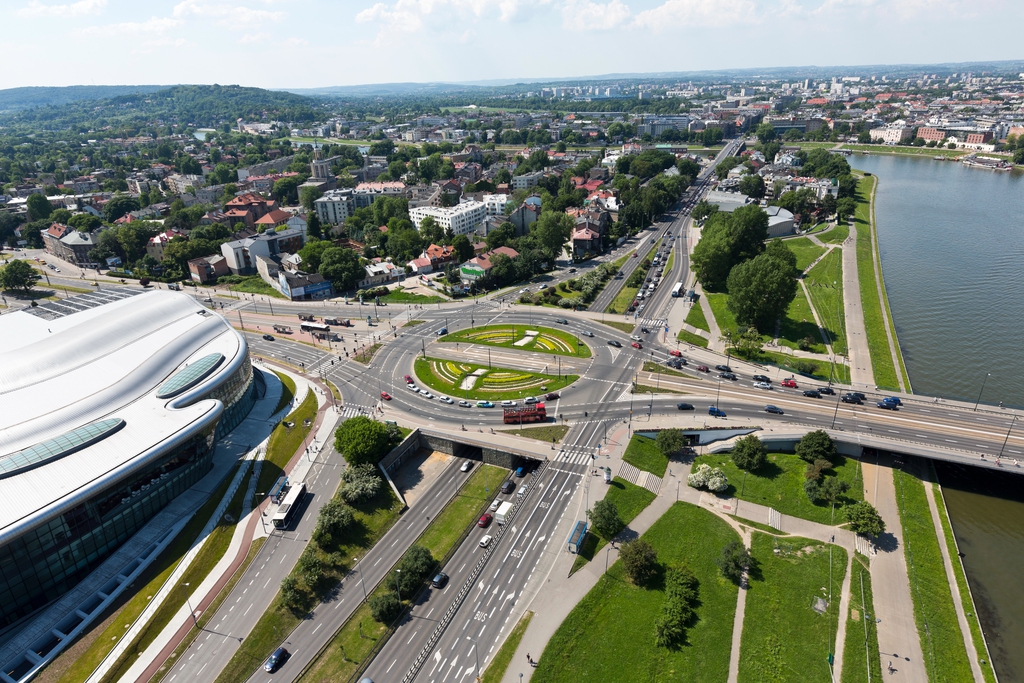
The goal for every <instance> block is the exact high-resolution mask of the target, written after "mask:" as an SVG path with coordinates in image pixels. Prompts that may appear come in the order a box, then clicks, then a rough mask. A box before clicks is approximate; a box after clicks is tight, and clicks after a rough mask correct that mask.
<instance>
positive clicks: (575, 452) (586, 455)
mask: <svg viewBox="0 0 1024 683" xmlns="http://www.w3.org/2000/svg"><path fill="white" fill-rule="evenodd" d="M592 455H594V449H592V448H589V449H582V448H563V449H562V450H561V451H559V453H558V455H556V456H555V457H554V458H552V459H551V461H552V462H555V463H562V464H565V465H585V464H588V463H589V462H590V461H591V456H592Z"/></svg>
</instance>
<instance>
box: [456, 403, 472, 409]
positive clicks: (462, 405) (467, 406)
mask: <svg viewBox="0 0 1024 683" xmlns="http://www.w3.org/2000/svg"><path fill="white" fill-rule="evenodd" d="M459 406H460V407H462V408H472V407H473V404H472V403H470V402H469V401H459Z"/></svg>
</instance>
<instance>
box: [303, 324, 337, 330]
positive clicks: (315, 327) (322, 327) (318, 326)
mask: <svg viewBox="0 0 1024 683" xmlns="http://www.w3.org/2000/svg"><path fill="white" fill-rule="evenodd" d="M299 329H300V330H302V331H303V332H330V331H331V328H330V326H328V325H324V324H323V323H302V324H301V325H299Z"/></svg>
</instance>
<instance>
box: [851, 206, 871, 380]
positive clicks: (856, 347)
mask: <svg viewBox="0 0 1024 683" xmlns="http://www.w3.org/2000/svg"><path fill="white" fill-rule="evenodd" d="M856 245H857V226H856V224H855V223H853V221H851V222H850V236H849V237H848V238H847V240H846V241H845V242H844V243H843V247H844V248H843V304H844V307H845V308H846V346H847V353H848V354H849V357H850V385H851V386H852V387H853V388H859V389H869V390H873V389H874V388H875V373H874V370H873V369H872V367H871V352H870V351H869V350H868V335H867V329H866V328H865V326H864V308H863V306H862V304H861V300H860V278H859V275H858V272H857V246H856Z"/></svg>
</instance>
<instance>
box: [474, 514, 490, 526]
mask: <svg viewBox="0 0 1024 683" xmlns="http://www.w3.org/2000/svg"><path fill="white" fill-rule="evenodd" d="M492 519H494V517H491V513H489V512H485V513H484V516H483V517H481V518H480V521H479V522H477V523H476V525H477V526H478V527H480V528H484V527H488V526H490V525H491V520H492Z"/></svg>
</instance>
